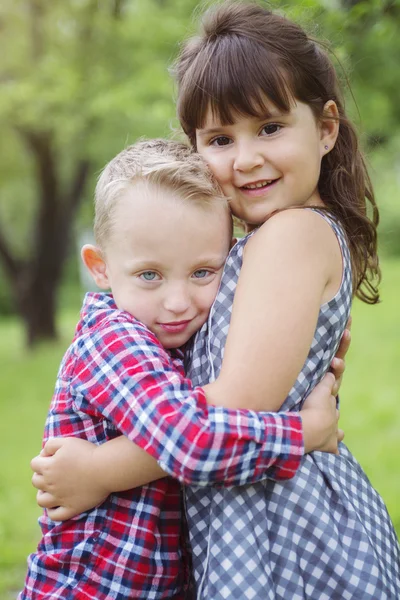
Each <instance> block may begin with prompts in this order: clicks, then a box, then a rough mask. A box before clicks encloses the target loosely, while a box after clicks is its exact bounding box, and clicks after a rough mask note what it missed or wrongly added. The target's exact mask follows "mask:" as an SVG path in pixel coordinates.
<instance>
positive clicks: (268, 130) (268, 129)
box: [261, 123, 281, 135]
mask: <svg viewBox="0 0 400 600" xmlns="http://www.w3.org/2000/svg"><path fill="white" fill-rule="evenodd" d="M280 128H281V126H280V125H278V123H268V125H264V127H263V128H262V130H261V131H262V132H263V133H264V135H272V134H273V133H276V132H277V131H279V130H280Z"/></svg>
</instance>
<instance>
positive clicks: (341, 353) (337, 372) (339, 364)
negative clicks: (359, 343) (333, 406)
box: [331, 317, 351, 396]
mask: <svg viewBox="0 0 400 600" xmlns="http://www.w3.org/2000/svg"><path fill="white" fill-rule="evenodd" d="M350 331H351V317H350V318H349V320H348V321H347V325H346V329H345V330H344V332H343V335H342V339H341V340H340V344H339V348H338V350H337V352H336V354H335V357H334V359H333V360H332V363H331V370H332V373H333V374H334V376H335V378H336V382H335V384H334V386H333V390H332V391H333V394H334V395H335V396H336V395H337V394H338V392H339V388H340V386H341V385H342V381H343V373H344V370H345V368H346V364H345V357H346V354H347V352H348V349H349V348H350V342H351V333H350Z"/></svg>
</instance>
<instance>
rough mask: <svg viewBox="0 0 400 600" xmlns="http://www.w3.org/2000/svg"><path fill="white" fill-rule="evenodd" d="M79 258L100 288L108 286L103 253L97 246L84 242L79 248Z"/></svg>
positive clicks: (106, 288) (104, 288)
mask: <svg viewBox="0 0 400 600" xmlns="http://www.w3.org/2000/svg"><path fill="white" fill-rule="evenodd" d="M81 258H82V260H83V262H84V264H85V266H86V268H87V269H88V271H89V272H90V274H91V276H92V277H93V279H94V281H95V283H96V285H97V287H99V288H101V289H102V290H108V289H109V288H110V282H109V279H108V275H107V265H106V263H105V262H104V258H103V255H102V253H101V251H100V249H99V248H97V246H92V245H91V244H85V246H83V248H82V250H81Z"/></svg>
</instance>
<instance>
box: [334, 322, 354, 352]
mask: <svg viewBox="0 0 400 600" xmlns="http://www.w3.org/2000/svg"><path fill="white" fill-rule="evenodd" d="M350 342H351V333H350V329H345V330H344V332H343V335H342V339H341V340H340V344H339V348H338V350H337V352H336V358H344V357H345V356H346V354H347V351H348V349H349V348H350Z"/></svg>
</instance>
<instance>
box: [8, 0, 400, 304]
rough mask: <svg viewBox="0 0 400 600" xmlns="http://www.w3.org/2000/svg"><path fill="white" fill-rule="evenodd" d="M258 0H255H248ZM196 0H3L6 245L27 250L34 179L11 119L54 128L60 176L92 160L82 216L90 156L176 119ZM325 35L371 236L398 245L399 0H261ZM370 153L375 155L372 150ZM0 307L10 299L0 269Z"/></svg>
mask: <svg viewBox="0 0 400 600" xmlns="http://www.w3.org/2000/svg"><path fill="white" fill-rule="evenodd" d="M259 1H260V2H262V4H265V2H264V0H259ZM212 3H213V2H212V1H211V0H204V1H202V2H198V1H197V0H119V1H118V0H104V1H102V2H97V1H96V0H72V1H71V2H45V1H44V0H3V1H2V3H1V6H0V26H1V30H2V36H1V37H0V52H1V56H2V61H1V65H0V77H1V80H2V93H1V96H0V125H1V130H2V141H3V145H4V147H6V148H7V153H4V156H3V160H2V162H1V164H0V192H1V201H0V232H1V230H3V232H4V234H5V237H6V238H7V241H8V242H9V244H10V246H11V248H12V249H13V251H14V253H15V255H16V256H17V257H21V258H23V257H24V256H26V255H27V253H28V252H29V251H28V249H29V247H30V241H31V240H32V239H33V238H34V236H35V229H34V227H35V225H34V223H35V220H34V216H35V213H36V211H37V208H38V199H39V196H40V189H39V188H38V183H37V177H36V174H35V163H34V159H33V155H32V153H31V151H30V149H29V147H28V146H27V144H26V142H24V138H23V136H21V131H23V130H24V129H26V128H32V129H34V130H37V131H46V132H47V131H49V132H51V134H52V136H54V140H55V147H54V152H55V154H56V158H57V165H58V175H59V186H60V187H62V188H66V189H67V186H68V183H69V182H70V180H71V177H72V173H73V166H74V165H75V164H76V161H77V160H78V159H79V158H81V157H84V158H88V159H89V160H90V161H91V170H90V177H89V181H88V183H87V185H86V188H85V200H86V201H85V202H84V204H83V206H82V208H81V210H80V215H79V219H78V223H77V227H90V223H91V219H92V208H91V198H92V191H93V188H94V184H95V180H96V177H97V174H98V172H99V170H100V169H101V167H102V166H103V165H104V164H105V163H106V162H107V161H108V160H109V159H110V157H112V156H113V155H114V154H115V153H117V152H118V151H119V150H121V148H122V147H123V146H125V145H127V144H128V143H131V142H134V141H135V140H136V139H137V138H138V137H142V136H164V135H168V134H169V133H170V132H171V129H172V128H173V127H176V126H177V123H176V120H175V109H174V103H173V98H174V87H173V81H172V78H171V77H170V75H169V74H168V67H169V66H170V64H171V62H172V60H173V58H174V56H175V55H176V52H177V49H178V45H179V42H180V41H181V40H182V39H183V38H185V37H186V36H187V35H188V34H189V33H192V32H193V31H194V29H195V19H196V16H195V18H194V19H193V17H192V14H193V11H194V9H196V11H195V15H198V14H199V13H201V11H202V9H203V8H204V7H206V6H208V5H210V4H212ZM267 4H268V5H269V6H271V8H273V9H274V10H278V11H280V12H283V13H285V14H287V16H289V17H291V18H294V19H295V20H297V21H299V22H300V23H301V24H302V25H303V26H305V28H306V29H307V30H308V31H309V32H310V33H312V34H313V35H315V36H316V37H317V38H319V39H321V40H322V41H323V42H327V43H328V44H331V45H332V47H333V49H334V55H335V57H336V58H334V61H336V64H337V68H338V72H339V74H340V76H341V78H342V79H343V80H345V79H346V77H348V79H349V81H350V83H351V86H352V90H353V93H354V98H355V99H356V104H355V103H354V100H353V97H352V95H351V94H350V92H349V91H348V92H347V104H348V110H349V112H350V113H351V114H352V116H353V117H354V119H355V121H356V122H357V124H358V127H359V130H360V133H361V135H362V139H363V141H364V145H365V149H366V150H367V152H368V154H369V155H370V159H371V162H372V164H373V165H374V166H376V165H378V167H377V168H376V169H375V173H374V181H375V183H376V186H377V191H378V203H379V204H380V206H381V207H382V225H381V229H380V234H381V239H382V244H381V246H382V248H383V249H384V250H385V251H386V252H391V253H397V254H399V253H400V242H399V241H398V240H399V239H400V207H399V203H398V202H397V196H398V194H399V185H400V184H399V180H398V176H397V175H396V173H397V171H398V169H399V166H398V165H399V162H400V158H399V154H400V150H399V149H400V146H399V144H398V143H395V142H394V140H395V139H396V136H397V138H398V137H399V136H400V103H399V102H398V90H399V89H400V69H398V57H399V56H400V36H399V35H397V30H398V26H399V24H400V1H399V0H302V1H301V2H298V0H269V2H267ZM375 154H376V156H375ZM0 287H1V294H0V295H1V298H0V314H4V313H5V312H6V311H8V310H10V307H11V306H12V303H11V301H10V299H9V295H8V291H7V286H6V282H5V280H4V277H3V276H2V274H1V273H0Z"/></svg>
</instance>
